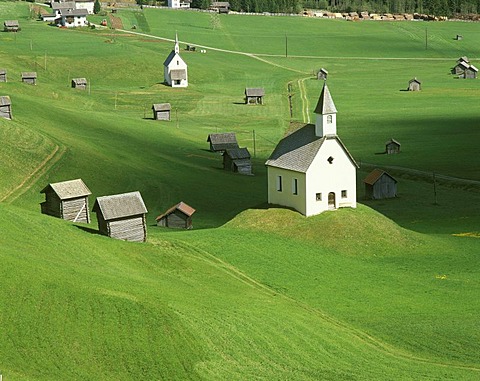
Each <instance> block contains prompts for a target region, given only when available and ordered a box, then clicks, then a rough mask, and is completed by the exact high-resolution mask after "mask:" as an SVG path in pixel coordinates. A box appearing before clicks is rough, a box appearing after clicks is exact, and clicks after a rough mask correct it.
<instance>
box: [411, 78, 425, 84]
mask: <svg viewBox="0 0 480 381" xmlns="http://www.w3.org/2000/svg"><path fill="white" fill-rule="evenodd" d="M412 82H417V83H418V84H419V85H421V84H422V82H421V81H420V80H418V79H417V78H416V77H415V78H413V79H411V80H410V81H408V83H409V84H410V83H412Z"/></svg>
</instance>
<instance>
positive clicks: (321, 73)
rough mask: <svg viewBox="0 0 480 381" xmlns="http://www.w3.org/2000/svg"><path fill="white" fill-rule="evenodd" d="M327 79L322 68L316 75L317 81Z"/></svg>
mask: <svg viewBox="0 0 480 381" xmlns="http://www.w3.org/2000/svg"><path fill="white" fill-rule="evenodd" d="M327 77H328V71H327V70H326V69H324V68H323V67H322V68H321V69H320V70H319V71H318V73H317V79H323V80H326V79H327Z"/></svg>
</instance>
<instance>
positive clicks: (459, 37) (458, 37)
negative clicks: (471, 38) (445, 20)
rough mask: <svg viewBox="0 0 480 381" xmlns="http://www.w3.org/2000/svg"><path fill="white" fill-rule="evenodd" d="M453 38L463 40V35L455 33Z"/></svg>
mask: <svg viewBox="0 0 480 381" xmlns="http://www.w3.org/2000/svg"><path fill="white" fill-rule="evenodd" d="M455 40H457V41H461V40H463V36H462V35H461V34H457V36H456V37H455Z"/></svg>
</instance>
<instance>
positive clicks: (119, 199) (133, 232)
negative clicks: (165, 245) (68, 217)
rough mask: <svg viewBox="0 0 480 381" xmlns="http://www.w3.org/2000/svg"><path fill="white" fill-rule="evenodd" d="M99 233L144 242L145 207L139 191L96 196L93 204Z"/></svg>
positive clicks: (145, 228)
mask: <svg viewBox="0 0 480 381" xmlns="http://www.w3.org/2000/svg"><path fill="white" fill-rule="evenodd" d="M93 211H94V212H95V213H96V214H97V220H98V230H99V231H100V233H101V234H103V235H106V236H108V237H111V238H116V239H122V240H125V241H134V242H145V241H146V239H147V225H146V219H145V214H146V213H147V208H146V207H145V204H144V202H143V199H142V196H141V195H140V192H130V193H122V194H116V195H112V196H103V197H98V198H97V199H96V201H95V204H94V205H93Z"/></svg>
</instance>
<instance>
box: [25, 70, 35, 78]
mask: <svg viewBox="0 0 480 381" xmlns="http://www.w3.org/2000/svg"><path fill="white" fill-rule="evenodd" d="M22 78H37V73H36V72H35V71H31V72H27V71H24V72H22Z"/></svg>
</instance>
